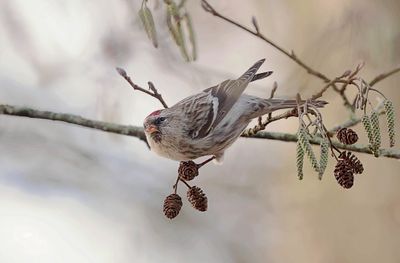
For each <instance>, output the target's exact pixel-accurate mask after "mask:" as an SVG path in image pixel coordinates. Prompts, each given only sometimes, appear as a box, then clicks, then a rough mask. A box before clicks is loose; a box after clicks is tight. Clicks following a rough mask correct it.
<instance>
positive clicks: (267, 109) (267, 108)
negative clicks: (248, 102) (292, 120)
mask: <svg viewBox="0 0 400 263" xmlns="http://www.w3.org/2000/svg"><path fill="white" fill-rule="evenodd" d="M305 102H306V101H304V100H303V101H301V103H305ZM307 103H309V104H311V105H313V106H315V107H317V108H322V107H324V106H325V105H326V104H328V102H326V101H323V100H313V101H308V102H307ZM260 106H261V110H258V111H256V112H254V113H253V114H251V118H256V117H259V116H263V115H265V114H268V113H271V112H273V111H276V110H282V109H290V108H295V107H297V101H296V100H286V99H263V100H262V101H260Z"/></svg>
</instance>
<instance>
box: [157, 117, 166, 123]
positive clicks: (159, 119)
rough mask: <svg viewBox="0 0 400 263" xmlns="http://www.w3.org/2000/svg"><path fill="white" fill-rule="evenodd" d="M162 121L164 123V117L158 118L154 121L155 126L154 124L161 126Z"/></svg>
mask: <svg viewBox="0 0 400 263" xmlns="http://www.w3.org/2000/svg"><path fill="white" fill-rule="evenodd" d="M163 121H165V117H158V118H157V119H156V121H155V124H156V125H159V124H161V123H162V122H163Z"/></svg>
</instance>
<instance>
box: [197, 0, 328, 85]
mask: <svg viewBox="0 0 400 263" xmlns="http://www.w3.org/2000/svg"><path fill="white" fill-rule="evenodd" d="M201 4H202V7H203V9H204V10H205V11H207V12H208V13H211V14H212V15H214V16H216V17H219V18H221V19H222V20H225V21H227V22H229V23H230V24H232V25H235V26H236V27H238V28H241V29H243V30H244V31H246V32H248V33H250V34H252V35H254V36H256V37H258V38H260V39H262V40H264V41H265V42H267V43H268V44H270V45H271V46H273V47H274V48H275V49H277V50H279V51H280V52H281V53H283V54H285V55H286V56H287V57H289V58H290V59H291V60H293V61H294V62H296V63H297V64H298V65H299V66H301V67H302V68H304V69H305V70H307V72H308V73H309V74H311V75H314V76H316V77H318V78H320V79H322V80H323V81H325V82H330V81H331V80H330V79H329V78H328V77H327V76H325V75H324V74H322V73H321V72H319V71H317V70H315V69H312V68H311V67H310V66H308V65H307V64H305V63H304V62H303V61H302V60H300V59H299V58H298V57H297V56H296V55H295V53H294V52H293V51H291V52H289V51H287V50H285V49H283V48H282V47H280V46H279V45H278V44H276V43H275V42H273V41H272V40H270V39H268V38H267V37H266V36H264V35H263V34H262V33H261V32H260V31H259V28H258V25H257V26H256V25H254V22H255V21H256V20H255V19H254V18H253V20H252V21H253V25H254V26H255V28H256V30H255V31H253V30H251V29H250V28H248V27H245V26H243V25H241V24H239V23H238V22H236V21H233V20H232V19H230V18H228V17H226V16H224V15H222V14H220V13H218V12H217V11H216V10H215V9H214V8H213V7H212V6H211V5H210V4H209V3H208V2H207V1H206V0H202V1H201Z"/></svg>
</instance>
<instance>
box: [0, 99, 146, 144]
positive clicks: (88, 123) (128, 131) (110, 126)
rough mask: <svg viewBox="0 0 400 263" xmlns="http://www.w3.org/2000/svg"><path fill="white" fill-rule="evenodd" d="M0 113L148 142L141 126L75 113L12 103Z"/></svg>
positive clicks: (1, 108)
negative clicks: (38, 108)
mask: <svg viewBox="0 0 400 263" xmlns="http://www.w3.org/2000/svg"><path fill="white" fill-rule="evenodd" d="M0 114H4V115H13V116H19V117H28V118H35V119H46V120H52V121H62V122H67V123H71V124H75V125H79V126H84V127H87V128H91V129H97V130H101V131H105V132H111V133H117V134H122V135H129V136H133V137H137V138H139V139H140V140H142V141H144V142H146V143H147V140H146V135H145V134H144V131H143V129H142V128H141V127H136V126H130V125H121V124H115V123H110V122H104V121H95V120H90V119H86V118H83V117H81V116H78V115H74V114H68V113H56V112H51V111H41V110H35V109H32V108H28V107H18V106H11V105H0Z"/></svg>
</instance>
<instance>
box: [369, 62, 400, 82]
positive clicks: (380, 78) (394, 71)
mask: <svg viewBox="0 0 400 263" xmlns="http://www.w3.org/2000/svg"><path fill="white" fill-rule="evenodd" d="M397 72H400V66H398V67H396V68H394V69H392V70H390V71H388V72H385V73H382V74H379V75H378V76H376V77H375V78H374V79H373V80H371V81H370V82H369V85H370V86H371V87H372V86H374V85H375V84H376V83H378V82H379V81H382V80H384V79H386V78H387V77H390V76H391V75H393V74H396V73H397Z"/></svg>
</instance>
